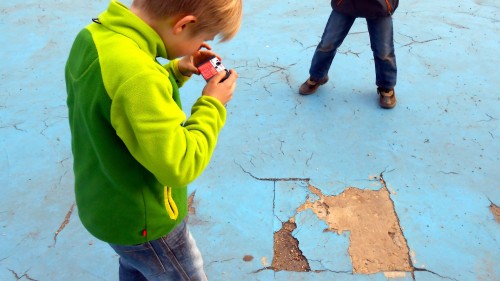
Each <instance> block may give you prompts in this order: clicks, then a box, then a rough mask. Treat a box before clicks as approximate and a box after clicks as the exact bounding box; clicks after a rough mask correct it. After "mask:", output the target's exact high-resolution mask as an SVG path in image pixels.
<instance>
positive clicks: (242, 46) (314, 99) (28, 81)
mask: <svg viewBox="0 0 500 281" xmlns="http://www.w3.org/2000/svg"><path fill="white" fill-rule="evenodd" d="M313 2H314V3H312V2H311V1H298V0H290V1H274V2H273V1H262V0H252V1H245V14H244V21H243V25H242V29H241V32H240V33H239V35H238V36H237V37H236V38H235V39H234V40H233V41H231V42H229V43H225V44H217V43H213V44H212V45H213V47H214V49H215V50H216V51H218V52H219V54H220V55H221V56H222V57H223V58H224V64H225V65H226V66H228V67H234V68H235V69H236V70H237V71H238V72H239V75H240V79H239V80H238V82H239V83H238V89H237V92H236V93H235V96H234V98H233V100H232V101H231V102H230V104H229V105H228V107H227V108H228V122H227V125H226V127H225V128H224V130H223V132H222V134H221V137H220V140H219V144H218V148H217V150H216V152H215V154H214V157H213V161H212V162H211V164H210V165H209V167H208V169H207V170H206V172H205V173H204V174H203V175H202V176H201V177H200V178H199V179H198V180H197V181H195V182H194V183H193V184H192V185H191V186H190V190H191V191H196V194H195V201H194V207H195V208H196V214H194V215H192V216H191V217H190V227H191V230H192V232H193V235H194V236H195V238H196V241H197V243H198V246H199V247H200V249H201V251H202V253H203V255H204V259H205V264H206V271H207V274H208V276H209V277H210V279H211V280H262V281H264V280H356V281H358V280H387V278H386V277H385V276H384V274H382V273H379V274H373V275H353V274H352V273H351V271H352V266H351V264H350V260H349V256H348V255H346V248H347V247H348V241H347V240H348V238H347V236H343V235H341V236H337V235H336V234H330V235H329V234H328V233H322V232H321V231H322V228H323V227H324V225H322V222H321V221H319V220H317V218H315V216H314V215H313V214H312V213H311V212H310V211H308V212H302V213H300V214H299V215H297V220H298V222H300V223H298V228H297V230H296V231H294V235H295V236H296V238H297V239H298V240H299V242H300V243H301V244H300V246H301V248H302V250H303V252H304V254H305V256H306V257H311V264H312V265H313V266H314V267H315V268H316V267H318V268H319V267H321V266H323V267H325V268H328V269H329V270H331V271H323V272H320V273H315V272H308V273H295V272H284V271H280V272H274V271H272V270H262V271H258V270H259V269H262V268H264V267H266V266H269V265H270V264H271V262H272V257H273V232H274V231H277V230H278V229H279V228H280V221H284V220H286V219H288V218H289V217H290V216H293V214H294V209H295V208H296V207H298V206H299V205H300V204H301V203H303V200H304V199H305V197H306V196H307V194H308V190H307V188H306V185H305V183H304V179H307V178H308V179H310V181H309V183H310V184H312V185H314V186H316V187H317V188H319V189H321V191H322V192H323V194H326V195H335V194H339V193H341V192H342V191H343V190H344V189H345V188H347V187H349V186H354V187H358V188H363V189H367V188H370V189H379V188H380V185H379V184H378V182H377V181H376V180H374V179H373V177H374V176H378V175H379V174H380V173H381V172H384V178H385V180H386V182H387V185H388V188H389V190H390V191H391V198H392V200H393V201H394V206H395V209H396V213H397V215H398V217H399V219H400V224H401V227H402V228H403V233H404V235H405V237H406V239H407V242H408V246H409V248H410V252H411V256H412V262H413V264H414V266H415V267H417V268H421V269H424V268H425V269H427V270H429V271H432V272H433V273H431V272H429V271H427V272H426V271H423V272H422V271H418V272H415V280H420V281H421V280H425V281H427V280H429V281H432V280H442V279H444V278H449V279H451V280H460V281H469V280H500V269H499V267H498V266H497V264H498V261H499V260H500V243H499V240H500V227H499V224H498V223H497V222H496V221H495V220H494V218H493V215H492V214H491V213H490V211H489V209H488V207H489V205H490V203H491V202H494V203H496V204H497V205H500V188H499V185H498V182H499V180H500V172H499V171H500V162H499V157H500V156H499V155H500V142H499V138H500V130H499V119H500V91H499V88H500V74H499V73H500V72H499V71H498V66H499V65H500V57H499V56H498V47H499V45H500V23H499V20H498V19H499V18H500V4H499V3H498V1H496V0H481V1H472V0H466V1H460V2H456V1H450V0H444V1H432V2H429V1H427V2H425V1H402V2H401V4H400V7H399V9H398V11H397V12H396V15H395V16H394V26H395V45H396V56H397V62H398V68H399V69H398V70H399V75H398V76H399V77H398V78H399V79H398V85H397V87H396V92H397V94H398V102H399V103H398V105H397V107H396V108H395V109H394V110H389V111H387V110H381V109H379V108H378V106H377V96H376V94H375V85H374V82H373V81H374V76H375V75H374V67H373V59H372V55H371V51H370V47H369V39H368V34H367V32H366V24H365V23H364V21H363V20H358V21H356V23H355V25H354V26H353V29H352V30H351V34H350V35H349V36H348V37H347V39H346V41H345V42H344V44H343V45H342V47H341V48H340V50H339V53H338V55H337V57H336V58H335V60H334V63H333V66H332V69H331V71H330V77H331V82H329V83H328V84H326V85H325V86H323V87H322V88H321V89H320V90H319V91H318V93H317V94H315V95H313V96H308V97H302V96H299V95H298V94H297V90H298V87H299V86H300V84H301V83H302V82H303V81H304V80H305V79H306V78H307V72H308V68H309V63H310V59H311V57H312V53H313V51H314V48H315V46H316V44H317V43H318V41H319V38H320V36H321V33H322V29H323V27H324V24H325V23H326V20H327V18H328V15H329V11H330V6H329V1H318V2H315V1H313ZM320 2H321V3H320ZM125 3H127V2H125ZM106 6H107V1H102V0H101V1H92V2H88V1H76V2H75V1H72V2H67V1H55V0H49V1H45V2H38V1H33V0H28V1H2V2H1V3H0V15H1V17H0V34H1V35H0V50H1V52H0V59H1V65H2V68H1V69H0V192H1V194H0V200H1V201H0V280H16V275H17V276H18V277H21V276H22V275H23V274H26V275H27V276H25V277H23V278H24V279H27V277H29V278H32V279H36V280H85V281H87V280H90V281H92V280H116V279H117V256H116V255H115V254H114V252H113V251H112V250H111V249H110V248H109V247H108V246H107V245H106V244H104V243H102V242H100V241H97V240H96V239H95V238H93V237H91V236H90V235H89V234H88V233H87V232H86V231H85V230H84V229H83V227H82V226H81V223H80V221H79V220H78V216H77V215H76V212H77V209H76V208H75V209H74V212H73V214H72V215H71V217H70V220H69V223H68V224H67V225H66V227H65V228H64V229H62V231H61V232H60V233H59V235H58V236H57V242H56V243H54V234H55V232H56V231H57V230H58V229H59V227H60V226H61V224H62V223H63V221H64V219H65V216H66V214H67V213H68V211H69V210H70V208H71V206H72V204H73V202H74V198H73V190H72V182H73V173H72V170H71V167H72V158H71V151H70V138H69V128H68V124H67V109H66V106H65V102H66V94H65V86H64V77H63V67H64V63H65V60H66V56H67V54H68V51H69V48H70V46H71V43H72V40H73V38H74V36H75V35H76V33H77V32H78V31H79V30H80V29H81V28H82V27H83V26H84V25H85V24H87V23H88V22H89V21H90V18H92V17H95V16H96V15H98V14H99V13H100V12H101V11H102V10H103V9H105V8H106ZM203 85H204V81H203V80H202V79H199V78H195V79H192V81H191V82H190V83H188V84H187V85H186V86H185V88H183V93H184V96H183V104H184V105H185V107H186V113H187V114H189V105H190V104H192V102H193V101H194V100H195V99H196V98H197V97H198V96H199V93H200V91H201V89H202V87H203ZM281 178H296V179H303V180H297V181H285V182H284V181H273V180H272V179H281ZM244 255H251V256H253V257H254V259H253V260H252V261H250V262H245V261H243V256H244ZM21 280H23V279H21ZM395 280H412V278H411V277H410V276H409V275H408V274H407V276H406V277H405V278H400V279H395Z"/></svg>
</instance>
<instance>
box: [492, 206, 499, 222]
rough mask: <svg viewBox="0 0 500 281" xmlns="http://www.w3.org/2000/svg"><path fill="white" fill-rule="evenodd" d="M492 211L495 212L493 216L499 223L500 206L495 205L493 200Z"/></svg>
mask: <svg viewBox="0 0 500 281" xmlns="http://www.w3.org/2000/svg"><path fill="white" fill-rule="evenodd" d="M490 211H491V213H492V214H493V216H494V217H495V220H496V221H497V223H500V208H499V207H498V206H497V205H495V204H494V203H493V202H491V205H490Z"/></svg>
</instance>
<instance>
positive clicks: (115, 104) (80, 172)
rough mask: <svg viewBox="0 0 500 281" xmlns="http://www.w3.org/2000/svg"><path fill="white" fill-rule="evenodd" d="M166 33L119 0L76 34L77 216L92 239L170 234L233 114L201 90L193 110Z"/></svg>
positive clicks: (139, 239) (71, 88) (72, 79)
mask: <svg viewBox="0 0 500 281" xmlns="http://www.w3.org/2000/svg"><path fill="white" fill-rule="evenodd" d="M157 57H163V58H166V57H167V53H166V50H165V46H164V44H163V42H162V40H161V39H160V37H159V35H158V34H157V33H156V32H155V31H154V30H153V29H152V28H151V27H150V26H149V25H147V24H146V23H145V22H144V21H142V20H141V19H140V18H138V17H137V16H136V15H134V14H133V13H132V12H130V10H128V8H127V7H125V6H124V5H123V4H121V3H119V2H116V1H112V2H111V3H110V5H109V7H108V9H107V10H106V11H105V12H104V13H102V14H101V15H99V18H98V20H95V22H94V23H91V24H90V25H88V26H87V27H86V28H84V29H83V30H82V31H81V32H80V33H79V34H78V35H77V37H76V39H75V42H74V44H73V47H72V49H71V52H70V55H69V58H68V61H67V63H66V69H65V74H66V88H67V92H68V97H67V104H68V109H69V123H70V128H71V136H72V143H71V145H72V152H73V158H74V165H73V169H74V173H75V196H76V203H77V206H78V214H79V216H80V219H81V221H82V223H83V225H84V226H85V228H86V229H87V230H88V231H89V232H90V233H91V234H92V235H94V236H95V237H97V238H99V239H101V240H103V241H106V242H109V243H114V244H122V245H131V244H140V243H144V242H146V241H150V240H154V239H157V238H160V237H161V236H164V235H166V234H168V233H169V232H170V231H171V230H172V229H173V228H174V227H175V226H176V225H177V224H179V223H180V222H181V221H182V220H183V219H184V217H185V216H186V213H187V187H186V186H187V185H188V184H189V183H190V182H192V181H193V180H194V179H196V178H197V177H198V176H199V175H200V174H201V172H202V171H203V170H204V169H205V167H206V166H207V164H208V163H209V160H210V157H211V156H212V152H213V150H214V148H215V145H216V142H217V136H218V134H219V132H220V130H221V129H222V127H223V125H224V123H225V120H226V110H225V108H224V106H223V105H222V104H221V103H220V102H219V101H218V100H217V99H215V98H212V97H208V96H201V97H200V98H199V99H198V100H197V101H196V102H195V104H194V105H193V107H192V110H191V116H190V117H189V118H188V119H187V120H186V115H185V114H184V112H183V111H182V109H181V103H180V99H179V87H180V86H182V84H183V83H184V82H185V81H186V80H187V79H188V77H185V76H183V75H182V74H181V73H180V72H179V69H178V61H177V60H173V61H170V62H169V63H168V64H167V65H161V64H160V63H158V62H157V60H156V58H157Z"/></svg>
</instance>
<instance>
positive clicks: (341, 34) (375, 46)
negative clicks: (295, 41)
mask: <svg viewBox="0 0 500 281" xmlns="http://www.w3.org/2000/svg"><path fill="white" fill-rule="evenodd" d="M398 4H399V0H349V1H344V0H332V1H331V6H332V8H333V9H332V12H331V14H330V18H329V19H328V22H327V23H326V26H325V30H324V32H323V36H322V37H321V41H320V43H319V44H318V46H317V47H316V51H315V52H314V56H313V58H312V61H311V67H310V69H309V78H308V79H307V80H306V82H304V83H303V84H302V85H301V86H300V88H299V93H300V94H301V95H310V94H313V93H314V92H316V90H317V89H318V88H319V87H320V86H321V85H323V84H325V83H326V82H328V70H329V69H330V66H331V64H332V61H333V58H334V57H335V54H336V53H337V48H338V47H340V44H342V42H343V41H344V39H345V37H346V36H347V34H348V33H349V30H350V29H351V26H352V25H353V23H354V21H355V20H356V18H358V17H362V18H365V19H366V23H367V25H368V33H369V34H370V43H371V48H372V51H373V58H374V61H375V74H376V85H377V93H378V95H379V105H380V107H382V108H385V109H391V108H393V107H394V106H396V93H395V91H394V86H396V79H397V67H396V56H395V54H394V40H393V26H392V17H391V16H392V14H393V13H394V11H395V10H396V8H397V7H398Z"/></svg>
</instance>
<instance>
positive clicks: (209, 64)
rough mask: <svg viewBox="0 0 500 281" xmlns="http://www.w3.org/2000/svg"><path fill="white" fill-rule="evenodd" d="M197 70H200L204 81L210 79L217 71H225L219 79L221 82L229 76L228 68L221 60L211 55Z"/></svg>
mask: <svg viewBox="0 0 500 281" xmlns="http://www.w3.org/2000/svg"><path fill="white" fill-rule="evenodd" d="M198 71H200V74H201V76H203V78H204V79H205V81H208V80H210V78H212V77H214V76H215V75H216V74H217V73H219V72H221V71H225V72H226V76H225V77H224V78H223V79H222V80H221V82H223V81H224V80H226V79H227V78H228V77H229V74H230V73H229V70H227V69H226V67H225V66H224V65H223V64H222V62H221V60H220V59H219V58H218V57H216V56H212V57H210V58H209V59H208V60H206V61H205V62H203V63H202V64H200V65H199V66H198Z"/></svg>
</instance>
